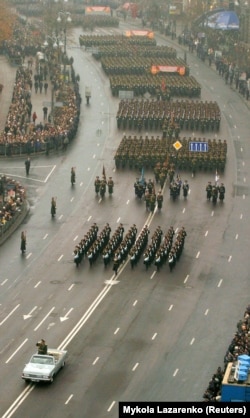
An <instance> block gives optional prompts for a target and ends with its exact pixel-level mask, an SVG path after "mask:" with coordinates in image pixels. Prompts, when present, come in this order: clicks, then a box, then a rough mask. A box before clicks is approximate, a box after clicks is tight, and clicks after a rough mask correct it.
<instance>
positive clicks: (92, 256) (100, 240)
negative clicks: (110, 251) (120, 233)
mask: <svg viewBox="0 0 250 418" xmlns="http://www.w3.org/2000/svg"><path fill="white" fill-rule="evenodd" d="M110 233H111V228H110V226H109V224H108V223H107V224H106V225H105V227H104V228H103V230H102V231H101V233H100V234H99V235H98V237H97V238H96V240H95V241H94V242H93V244H92V245H91V247H90V248H89V250H88V251H87V257H88V260H89V264H90V266H92V265H93V263H94V262H95V261H96V260H97V258H98V256H99V254H101V253H102V251H103V249H104V248H105V246H106V245H107V243H108V241H109V239H110Z"/></svg>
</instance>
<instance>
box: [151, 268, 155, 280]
mask: <svg viewBox="0 0 250 418" xmlns="http://www.w3.org/2000/svg"><path fill="white" fill-rule="evenodd" d="M155 273H156V270H155V271H153V273H152V274H151V277H150V279H153V278H154V276H155Z"/></svg>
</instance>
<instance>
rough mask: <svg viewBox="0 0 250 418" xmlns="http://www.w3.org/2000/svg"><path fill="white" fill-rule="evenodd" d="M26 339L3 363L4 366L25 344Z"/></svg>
mask: <svg viewBox="0 0 250 418" xmlns="http://www.w3.org/2000/svg"><path fill="white" fill-rule="evenodd" d="M27 341H28V338H26V339H25V340H24V341H23V342H22V344H21V345H19V347H18V348H17V349H16V351H14V353H13V354H12V355H11V356H10V357H9V358H8V360H7V361H6V362H5V363H6V364H7V363H9V361H10V360H11V359H12V358H13V357H14V355H15V354H16V353H17V352H18V351H19V350H20V349H21V348H22V346H23V345H24V344H25V343H27Z"/></svg>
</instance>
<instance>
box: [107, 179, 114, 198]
mask: <svg viewBox="0 0 250 418" xmlns="http://www.w3.org/2000/svg"><path fill="white" fill-rule="evenodd" d="M113 189H114V181H113V179H112V177H109V179H108V192H109V194H110V195H111V194H112V193H113Z"/></svg>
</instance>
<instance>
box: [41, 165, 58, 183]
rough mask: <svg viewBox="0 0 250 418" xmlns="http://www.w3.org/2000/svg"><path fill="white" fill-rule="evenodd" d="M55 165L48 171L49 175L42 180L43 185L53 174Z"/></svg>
mask: <svg viewBox="0 0 250 418" xmlns="http://www.w3.org/2000/svg"><path fill="white" fill-rule="evenodd" d="M55 168H56V165H54V167H53V168H52V169H51V170H50V172H49V174H48V175H47V177H46V179H45V180H44V183H47V181H48V179H49V178H50V176H51V174H52V173H53V171H54V170H55Z"/></svg>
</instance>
